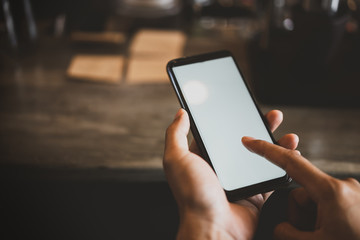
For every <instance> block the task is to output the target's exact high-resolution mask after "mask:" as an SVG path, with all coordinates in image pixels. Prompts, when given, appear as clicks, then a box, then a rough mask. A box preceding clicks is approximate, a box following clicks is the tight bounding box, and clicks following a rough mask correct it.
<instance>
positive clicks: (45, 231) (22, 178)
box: [0, 168, 178, 239]
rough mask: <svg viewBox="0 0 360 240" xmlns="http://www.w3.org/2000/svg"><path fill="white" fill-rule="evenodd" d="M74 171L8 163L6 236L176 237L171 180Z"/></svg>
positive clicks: (0, 201) (0, 200)
mask: <svg viewBox="0 0 360 240" xmlns="http://www.w3.org/2000/svg"><path fill="white" fill-rule="evenodd" d="M71 172H72V171H71V170H68V171H61V172H59V171H54V170H42V171H39V170H31V169H20V168H2V169H1V173H2V174H1V177H0V182H1V183H0V191H1V197H0V212H1V215H0V218H1V219H0V221H1V222H2V226H1V230H0V238H1V239H147V238H149V237H150V238H151V239H173V238H174V237H175V234H176V230H177V225H178V214H177V208H176V204H175V201H174V199H173V197H172V194H171V192H170V190H169V188H168V186H167V183H166V182H165V181H155V182H142V181H124V180H114V179H113V180H110V179H108V180H106V178H102V179H100V180H99V179H96V178H93V179H91V178H90V179H89V178H81V177H76V178H75V179H74V178H72V177H69V175H74V174H72V173H71ZM82 172H83V174H85V175H86V170H82ZM36 175H38V176H36ZM68 178H70V179H68Z"/></svg>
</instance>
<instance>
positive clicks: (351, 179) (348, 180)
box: [344, 178, 360, 186]
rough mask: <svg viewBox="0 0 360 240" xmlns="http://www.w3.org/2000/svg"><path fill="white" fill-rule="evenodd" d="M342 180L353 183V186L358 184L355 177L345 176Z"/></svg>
mask: <svg viewBox="0 0 360 240" xmlns="http://www.w3.org/2000/svg"><path fill="white" fill-rule="evenodd" d="M344 181H345V182H348V183H350V184H353V185H355V186H358V185H359V184H360V183H359V181H358V180H356V179H355V178H346V179H344Z"/></svg>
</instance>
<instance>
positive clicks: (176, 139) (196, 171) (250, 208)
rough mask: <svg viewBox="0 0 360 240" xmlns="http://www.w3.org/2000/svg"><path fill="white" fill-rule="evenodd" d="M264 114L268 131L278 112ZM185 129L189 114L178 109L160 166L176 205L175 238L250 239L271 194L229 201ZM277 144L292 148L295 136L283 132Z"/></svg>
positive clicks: (276, 122)
mask: <svg viewBox="0 0 360 240" xmlns="http://www.w3.org/2000/svg"><path fill="white" fill-rule="evenodd" d="M265 117H266V119H267V121H268V123H269V127H270V130H271V131H274V130H275V129H276V128H277V127H278V126H279V125H280V123H281V122H282V113H281V112H280V111H276V110H273V111H270V112H269V113H268V114H266V115H265ZM189 128H190V123H189V117H188V115H187V113H186V111H185V110H183V109H180V110H179V111H178V113H177V114H176V116H175V119H174V121H173V123H172V124H171V125H170V126H169V127H168V129H167V131H166V145H165V153H164V161H163V165H164V170H165V174H166V177H167V180H168V183H169V185H170V188H171V189H172V192H173V194H174V197H175V199H176V201H177V204H178V207H179V213H180V226H179V231H178V235H177V239H251V238H252V237H253V235H254V232H255V229H256V225H257V222H258V217H259V213H260V210H261V208H262V206H263V204H264V202H265V201H266V199H267V198H268V197H269V196H270V194H271V193H265V194H258V195H255V196H253V197H251V198H248V199H244V200H241V201H238V202H236V203H230V202H229V201H228V200H227V198H226V196H225V193H224V190H223V189H222V187H221V185H220V183H219V181H218V179H217V177H216V175H215V173H214V171H213V170H212V169H211V167H210V166H209V165H208V163H206V162H205V161H204V159H202V158H201V156H200V155H199V151H198V149H197V147H196V144H195V143H193V144H191V147H190V148H189V145H188V142H187V134H188V132H189ZM278 143H279V144H280V145H281V146H283V147H284V148H288V149H295V148H296V147H297V144H298V137H297V136H296V135H295V134H287V135H285V136H284V137H282V138H281V139H279V141H278ZM239 144H241V143H240V139H239Z"/></svg>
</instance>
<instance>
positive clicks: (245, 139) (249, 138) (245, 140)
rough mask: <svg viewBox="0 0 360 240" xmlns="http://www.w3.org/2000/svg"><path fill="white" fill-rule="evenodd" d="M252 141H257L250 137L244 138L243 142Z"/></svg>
mask: <svg viewBox="0 0 360 240" xmlns="http://www.w3.org/2000/svg"><path fill="white" fill-rule="evenodd" d="M252 140H255V138H253V137H248V136H245V137H243V138H242V141H243V142H249V141H252Z"/></svg>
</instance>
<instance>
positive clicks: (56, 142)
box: [0, 41, 360, 177]
mask: <svg viewBox="0 0 360 240" xmlns="http://www.w3.org/2000/svg"><path fill="white" fill-rule="evenodd" d="M194 42H196V41H194ZM199 42H200V41H199ZM66 49H67V48H66ZM211 50H212V49H211ZM58 51H60V50H58ZM72 51H73V50H71V48H70V50H69V49H67V50H64V51H62V55H61V54H60V55H59V57H58V58H54V54H50V53H47V52H46V51H44V52H41V53H37V54H35V55H34V56H25V57H22V58H20V60H19V62H20V63H16V64H15V63H14V62H16V61H18V60H16V61H15V60H14V58H9V59H8V60H9V61H10V63H9V62H8V63H7V65H5V67H4V68H3V69H2V70H1V72H0V79H1V80H0V123H1V124H0V156H1V157H0V164H1V165H2V166H26V167H29V166H30V167H40V168H52V169H103V170H104V169H109V170H116V169H129V170H134V169H140V170H143V169H148V170H153V171H155V172H157V173H159V174H161V168H162V163H161V162H162V155H163V148H164V133H165V129H166V128H167V126H168V125H169V123H170V122H171V121H172V118H173V116H174V114H175V113H176V111H177V109H178V108H179V104H178V102H177V99H176V97H175V94H174V91H173V89H172V87H171V86H170V84H168V83H160V84H159V83H154V84H151V83H149V84H127V83H126V82H120V83H118V84H101V83H93V82H83V81H74V80H70V79H68V78H67V77H66V74H65V73H66V68H67V66H68V64H69V62H70V58H71V56H73V54H72ZM55 55H56V54H55ZM5 60H6V59H5ZM5 60H4V59H3V61H5ZM11 61H13V62H11ZM262 108H263V109H264V111H267V110H269V109H271V108H277V109H280V110H282V111H283V112H284V116H285V121H284V124H283V126H282V127H281V128H280V130H279V132H278V133H275V136H276V137H279V136H280V135H282V134H284V133H286V132H294V133H297V134H298V135H299V136H300V145H299V150H300V151H301V152H302V154H303V155H304V156H306V157H308V158H309V159H310V160H311V161H313V162H314V163H316V164H317V165H318V166H320V167H321V168H323V169H324V170H326V171H328V172H343V173H344V172H345V173H348V172H350V173H360V121H359V120H360V110H359V109H338V108H335V109H334V108H311V107H298V106H262ZM161 177H162V176H161Z"/></svg>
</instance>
